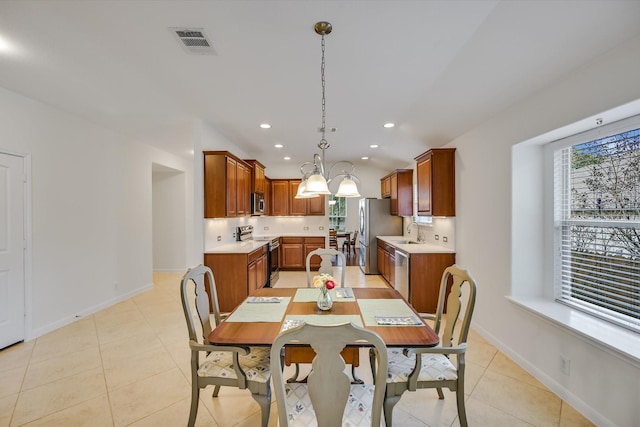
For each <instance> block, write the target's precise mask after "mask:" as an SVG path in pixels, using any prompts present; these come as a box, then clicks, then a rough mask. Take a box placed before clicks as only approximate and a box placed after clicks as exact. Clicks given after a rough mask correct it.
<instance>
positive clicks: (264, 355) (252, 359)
mask: <svg viewBox="0 0 640 427" xmlns="http://www.w3.org/2000/svg"><path fill="white" fill-rule="evenodd" d="M249 350H250V351H251V352H250V353H249V354H247V355H246V356H245V355H240V357H239V359H240V367H241V368H242V370H243V371H244V372H245V373H246V374H247V379H248V380H250V381H256V382H261V383H266V382H267V381H269V379H270V378H271V368H270V358H269V348H262V347H250V348H249ZM232 355H233V353H232V352H230V351H215V352H212V353H211V354H209V356H207V358H206V359H205V361H204V362H202V363H201V364H200V368H198V375H200V376H202V377H221V378H232V379H237V378H238V377H237V375H236V372H235V370H234V369H233V359H232Z"/></svg>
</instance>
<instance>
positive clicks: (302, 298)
mask: <svg viewBox="0 0 640 427" xmlns="http://www.w3.org/2000/svg"><path fill="white" fill-rule="evenodd" d="M329 294H330V295H331V299H332V300H333V302H349V301H351V302H353V301H355V300H356V299H355V298H354V297H353V296H350V297H349V296H347V295H349V294H350V295H353V289H351V288H334V289H331V290H330V291H329ZM318 295H320V289H319V288H300V289H298V290H296V294H295V296H294V297H293V302H311V301H318Z"/></svg>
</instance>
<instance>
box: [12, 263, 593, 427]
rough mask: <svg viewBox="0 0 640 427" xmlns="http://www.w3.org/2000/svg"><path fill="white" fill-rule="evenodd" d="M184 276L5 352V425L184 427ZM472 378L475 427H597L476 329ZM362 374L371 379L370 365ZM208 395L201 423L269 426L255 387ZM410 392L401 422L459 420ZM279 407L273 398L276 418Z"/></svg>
mask: <svg viewBox="0 0 640 427" xmlns="http://www.w3.org/2000/svg"><path fill="white" fill-rule="evenodd" d="M346 268H347V283H349V285H350V286H352V287H384V286H386V284H385V283H384V281H383V280H382V279H380V278H379V277H378V276H365V275H363V274H362V273H360V270H359V268H358V267H346ZM180 279H181V274H167V273H162V274H156V275H154V283H155V287H154V289H152V290H150V291H147V292H144V293H143V294H140V295H137V296H135V297H133V298H130V299H128V300H126V301H123V302H121V303H119V304H117V305H115V306H112V307H109V308H107V309H105V310H102V311H100V312H98V313H96V314H94V315H92V316H88V317H86V318H84V319H80V320H78V321H77V322H74V323H73V324H70V325H68V326H65V327H63V328H60V329H58V330H56V331H54V332H51V333H49V334H46V335H44V336H41V337H39V338H38V339H36V340H33V341H30V342H27V343H22V344H18V345H15V346H13V347H10V348H8V349H5V350H2V351H0V427H4V426H11V427H17V426H31V427H33V426H65V427H66V426H73V427H76V426H91V427H101V426H118V427H119V426H136V427H142V426H184V425H186V421H187V418H188V413H189V402H190V386H189V384H190V375H189V349H188V346H187V331H186V326H185V320H184V315H183V312H182V306H181V303H180V294H179V283H180ZM305 281H306V279H305V275H304V273H299V272H283V273H281V275H280V280H279V281H278V283H277V284H276V286H281V287H285V286H286V287H297V286H298V285H300V284H301V283H305ZM361 360H364V361H366V360H367V358H366V357H364V355H363V357H362V358H361ZM467 360H468V365H467V366H468V369H467V377H466V385H467V387H466V394H467V400H466V402H467V415H468V418H469V423H470V425H471V426H491V427H494V426H509V427H511V426H592V425H593V424H591V423H590V422H589V421H587V420H586V419H585V418H583V417H582V416H581V415H580V414H579V413H577V412H576V411H575V410H574V409H573V408H571V407H570V406H569V405H568V404H566V403H565V402H563V401H562V400H561V399H560V398H558V397H557V396H556V395H554V394H553V393H551V392H550V391H549V390H547V389H546V388H545V387H544V386H543V385H542V384H541V383H539V382H538V381H537V380H535V379H534V378H533V377H532V376H530V375H529V374H527V373H526V372H525V371H523V370H522V369H521V368H519V367H518V366H517V365H516V364H515V363H513V362H512V361H511V360H509V359H508V358H507V357H505V356H504V355H503V354H502V353H500V352H499V351H497V350H496V348H495V347H493V346H492V345H491V344H489V343H488V342H487V341H486V340H484V339H483V338H482V337H480V336H479V335H478V334H476V333H473V334H472V336H471V338H470V343H469V351H468V357H467ZM364 365H365V364H363V366H361V367H359V368H358V375H359V376H360V377H361V378H363V379H366V378H367V377H370V373H369V372H368V371H369V369H368V367H367V366H364ZM211 391H212V389H211V388H208V389H206V390H204V391H203V392H202V393H201V404H200V408H199V412H198V419H197V425H198V426H213V427H216V426H217V427H231V426H239V427H242V426H258V425H260V413H259V412H260V411H259V407H258V405H257V404H256V403H255V402H254V400H253V399H252V398H251V397H250V395H249V393H248V392H247V391H246V390H245V391H241V390H236V389H230V388H227V389H223V390H222V391H221V392H220V395H219V397H218V398H216V399H212V398H211ZM445 396H446V397H445V399H444V400H442V401H441V400H438V398H437V394H436V393H435V391H434V390H420V391H417V392H413V393H405V395H404V396H403V397H402V399H401V400H400V403H398V405H397V406H396V409H395V411H394V425H396V426H399V427H414V426H415V427H418V426H420V427H424V426H434V427H435V426H458V425H459V424H458V420H457V415H456V404H455V395H454V394H453V393H450V392H445ZM276 413H277V407H276V404H275V402H274V403H273V406H272V411H271V419H270V426H271V425H273V426H275V425H276V424H277V422H276Z"/></svg>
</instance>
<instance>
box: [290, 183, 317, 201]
mask: <svg viewBox="0 0 640 427" xmlns="http://www.w3.org/2000/svg"><path fill="white" fill-rule="evenodd" d="M306 187H307V180H306V179H305V180H303V181H302V182H301V183H300V184H299V185H298V192H297V193H296V196H295V198H296V199H311V198H313V197H318V196H319V194H317V193H311V192H308V191H305V189H306Z"/></svg>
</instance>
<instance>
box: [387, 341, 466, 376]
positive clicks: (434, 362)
mask: <svg viewBox="0 0 640 427" xmlns="http://www.w3.org/2000/svg"><path fill="white" fill-rule="evenodd" d="M402 350H403V349H401V348H394V349H389V350H388V354H389V373H388V378H387V382H388V383H399V382H407V381H408V380H409V374H411V371H413V367H414V366H415V364H416V356H415V355H414V354H412V355H411V356H410V357H407V356H405V355H404V354H403V353H402ZM456 378H458V371H457V370H456V368H455V366H453V364H452V363H451V361H450V360H449V359H448V358H447V357H446V356H445V355H443V354H423V355H422V369H420V375H419V376H418V381H438V380H455V379H456Z"/></svg>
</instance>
